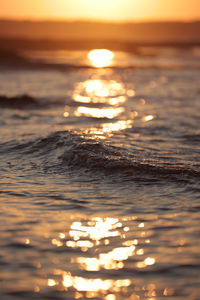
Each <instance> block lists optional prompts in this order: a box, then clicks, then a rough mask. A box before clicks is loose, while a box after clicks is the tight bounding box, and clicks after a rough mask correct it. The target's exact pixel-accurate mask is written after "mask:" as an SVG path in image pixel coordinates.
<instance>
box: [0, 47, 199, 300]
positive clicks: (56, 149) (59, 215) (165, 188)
mask: <svg viewBox="0 0 200 300" xmlns="http://www.w3.org/2000/svg"><path fill="white" fill-rule="evenodd" d="M170 51H171V52H170ZM82 55H83V56H84V55H85V54H82ZM120 55H121V56H120ZM36 57H37V59H38V57H39V58H41V53H40V54H37V55H36V54H35V56H34V59H35V58H36ZM97 58H98V57H97ZM32 59H33V58H32ZM92 59H94V60H95V58H92ZM79 60H80V61H79ZM39 61H40V62H39V63H38V64H37V67H34V68H33V66H31V67H30V68H29V67H28V66H26V67H24V65H23V68H22V67H21V68H20V67H19V66H17V67H15V66H13V68H10V67H9V68H6V67H5V65H4V66H3V67H2V70H1V73H0V94H1V95H2V96H7V97H16V96H20V95H22V94H26V95H29V96H30V97H18V98H14V99H12V98H7V99H5V97H0V125H1V131H0V132H1V140H0V157H1V160H0V169H1V177H0V186H1V190H0V214H1V218H0V231H1V235H0V299H1V300H12V299H13V300H15V299H16V300H21V299H26V300H29V299H30V300H31V299H41V300H42V299H105V300H118V299H132V300H143V299H148V300H162V299H166V300H167V299H170V300H183V299H184V300H186V299H187V300H199V299H200V187H199V181H200V55H199V50H198V49H194V51H193V52H190V53H186V52H183V51H182V52H181V51H179V52H177V51H175V50H173V51H172V50H169V49H168V51H167V50H166V51H163V52H162V53H159V54H158V53H156V55H154V56H152V55H151V56H148V55H147V56H142V55H140V56H138V57H137V56H135V57H131V56H126V55H125V54H118V56H116V58H115V66H117V67H112V66H111V67H110V68H106V69H101V68H84V67H81V64H82V63H83V64H84V59H83V60H82V63H81V54H80V53H78V54H77V53H75V54H74V56H73V54H71V56H67V54H64V53H63V52H62V53H57V54H55V53H54V54H52V53H51V54H48V55H47V54H45V58H44V57H42V59H41V60H39ZM41 61H42V62H41ZM49 61H50V62H51V64H49V65H48V67H45V64H48V63H49ZM69 62H70V64H75V65H76V67H75V68H69V67H67V66H64V64H66V63H69ZM77 62H78V63H80V67H78V66H77ZM40 63H41V66H39V64H40ZM93 65H95V62H94V61H93ZM96 66H97V65H96ZM121 66H122V67H123V68H121ZM98 67H99V66H98Z"/></svg>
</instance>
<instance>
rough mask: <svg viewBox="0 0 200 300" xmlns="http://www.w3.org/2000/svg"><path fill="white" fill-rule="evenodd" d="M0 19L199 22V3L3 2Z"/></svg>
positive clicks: (169, 0)
mask: <svg viewBox="0 0 200 300" xmlns="http://www.w3.org/2000/svg"><path fill="white" fill-rule="evenodd" d="M0 17H1V18H20V19H35V18H40V19H41V18H45V19H46V18H48V19H52V18H54V19H55V18H56V19H57V18H62V19H99V20H105V21H108V20H109V21H128V20H133V21H134V20H136V21H138V20H152V19H153V20H169V19H173V20H174V19H176V20H177V19H178V20H179V19H181V20H193V19H200V0H0Z"/></svg>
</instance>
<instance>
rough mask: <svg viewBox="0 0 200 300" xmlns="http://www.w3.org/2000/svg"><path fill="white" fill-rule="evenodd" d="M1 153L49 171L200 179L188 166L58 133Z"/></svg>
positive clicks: (5, 147) (9, 144)
mask: <svg viewBox="0 0 200 300" xmlns="http://www.w3.org/2000/svg"><path fill="white" fill-rule="evenodd" d="M0 148H1V150H0V153H1V154H6V155H8V153H9V155H14V157H16V156H17V157H21V158H23V159H26V157H27V161H30V160H34V159H36V160H39V163H38V164H37V165H40V166H43V168H44V169H45V171H48V170H49V171H51V170H52V169H53V170H54V171H56V172H66V171H67V170H69V168H73V169H75V168H76V169H77V168H78V169H87V170H91V171H95V172H102V171H103V172H107V173H110V174H117V173H118V174H119V173H120V174H126V175H129V176H132V175H134V176H139V177H140V178H145V177H146V178H148V177H152V176H153V177H156V178H159V179H161V178H163V179H165V178H168V179H170V178H171V179H173V180H179V181H184V180H187V179H189V178H195V177H198V178H199V177H200V170H198V169H192V168H189V167H188V166H181V167H177V166H175V165H174V164H173V162H171V164H168V165H167V166H166V165H164V164H163V166H162V163H161V162H160V161H158V162H157V163H156V161H155V160H153V159H152V161H150V160H148V161H147V160H145V159H144V158H143V157H141V158H138V157H137V158H136V157H134V155H133V154H132V153H129V152H127V151H126V150H124V149H123V148H118V147H115V146H111V145H109V144H106V143H103V142H99V141H97V140H91V139H87V138H84V137H81V136H80V135H78V134H76V133H73V132H55V133H52V134H50V135H48V136H47V137H44V138H37V139H35V140H30V141H27V142H24V143H19V142H16V141H10V142H7V143H4V144H1V147H0Z"/></svg>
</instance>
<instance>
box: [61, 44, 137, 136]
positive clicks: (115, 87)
mask: <svg viewBox="0 0 200 300" xmlns="http://www.w3.org/2000/svg"><path fill="white" fill-rule="evenodd" d="M114 57H115V54H114V52H112V51H110V50H107V49H94V50H91V51H90V52H89V53H88V59H89V61H90V63H91V65H92V66H94V67H96V71H94V74H95V76H92V78H90V79H88V80H85V81H82V82H78V83H76V84H75V87H74V90H73V92H72V101H74V106H73V107H69V106H66V107H65V112H64V117H65V118H69V117H77V118H83V117H85V118H90V119H91V120H92V119H93V120H95V119H96V120H98V119H99V120H101V121H102V122H101V123H98V125H97V126H95V127H94V126H89V128H88V129H87V130H85V133H87V132H88V133H89V134H92V135H93V136H94V138H102V139H103V138H105V136H106V135H108V134H109V135H110V134H112V132H116V131H120V130H125V129H127V128H131V127H132V125H133V122H134V119H135V117H137V112H136V111H134V112H131V114H129V116H127V114H126V103H127V101H128V99H129V98H130V97H131V98H132V97H134V96H135V91H134V89H133V88H132V87H128V88H127V87H126V86H125V84H124V83H123V82H122V81H121V80H120V79H119V78H118V79H113V78H112V74H111V75H110V76H109V79H108V78H107V77H108V76H107V73H109V71H107V69H105V70H104V72H103V75H102V72H101V71H102V70H103V69H102V68H104V67H108V66H111V65H112V62H113V59H114ZM111 73H112V72H111ZM111 121H112V122H111Z"/></svg>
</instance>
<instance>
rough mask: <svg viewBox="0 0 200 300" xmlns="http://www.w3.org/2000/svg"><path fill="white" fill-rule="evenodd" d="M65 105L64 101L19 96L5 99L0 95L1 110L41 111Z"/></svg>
mask: <svg viewBox="0 0 200 300" xmlns="http://www.w3.org/2000/svg"><path fill="white" fill-rule="evenodd" d="M63 104H65V103H64V101H61V100H57V101H42V100H41V99H40V100H39V99H35V98H33V97H31V96H29V95H21V96H14V97H7V96H3V95H2V96H1V95H0V108H1V109H5V108H6V109H41V108H46V107H48V106H55V105H56V106H57V105H63Z"/></svg>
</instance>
